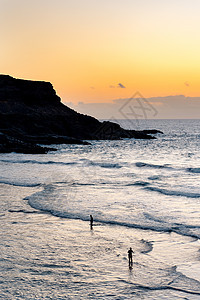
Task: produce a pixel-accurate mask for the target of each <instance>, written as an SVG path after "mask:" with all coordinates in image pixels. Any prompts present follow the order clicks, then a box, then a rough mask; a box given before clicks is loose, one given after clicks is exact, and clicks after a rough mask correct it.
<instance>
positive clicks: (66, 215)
mask: <svg viewBox="0 0 200 300" xmlns="http://www.w3.org/2000/svg"><path fill="white" fill-rule="evenodd" d="M36 194H38V193H35V194H33V195H36ZM33 195H32V196H33ZM37 199H38V197H37ZM24 200H27V201H28V204H29V205H30V206H31V207H32V208H35V209H39V210H41V211H43V212H46V213H50V214H51V215H53V216H56V217H59V218H66V219H75V220H82V221H89V217H88V216H83V215H81V214H77V213H69V212H61V211H57V210H53V209H50V208H44V207H41V205H40V204H38V203H35V202H34V201H32V199H31V197H26V198H25V199H24ZM95 222H96V223H100V224H107V225H116V226H124V227H128V228H135V229H141V230H151V231H156V232H166V233H171V232H175V233H177V234H180V235H182V236H189V237H192V238H195V239H199V238H200V236H199V235H197V234H192V233H189V232H185V230H184V229H186V230H187V226H185V225H181V226H178V225H174V226H173V225H172V226H170V227H163V226H160V227H159V226H153V225H152V226H148V225H147V226H146V225H140V224H133V223H132V224H131V223H126V222H121V221H112V220H102V219H98V218H97V219H95ZM188 229H189V227H188Z"/></svg>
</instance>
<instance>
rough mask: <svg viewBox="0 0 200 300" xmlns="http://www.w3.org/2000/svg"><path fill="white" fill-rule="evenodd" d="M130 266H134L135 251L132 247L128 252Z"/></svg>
mask: <svg viewBox="0 0 200 300" xmlns="http://www.w3.org/2000/svg"><path fill="white" fill-rule="evenodd" d="M128 264H129V267H132V265H133V250H132V248H131V247H130V249H129V250H128Z"/></svg>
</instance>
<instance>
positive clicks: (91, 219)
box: [90, 215, 93, 229]
mask: <svg viewBox="0 0 200 300" xmlns="http://www.w3.org/2000/svg"><path fill="white" fill-rule="evenodd" d="M90 229H93V216H92V215H90Z"/></svg>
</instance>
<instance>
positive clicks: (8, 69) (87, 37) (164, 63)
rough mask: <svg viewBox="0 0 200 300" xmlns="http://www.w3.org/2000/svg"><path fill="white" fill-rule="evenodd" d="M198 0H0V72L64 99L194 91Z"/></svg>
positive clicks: (199, 77)
mask: <svg viewBox="0 0 200 300" xmlns="http://www.w3.org/2000/svg"><path fill="white" fill-rule="evenodd" d="M199 16H200V1H199V0H192V1H191V0H168V1H166V0H115V1H114V0H101V1H97V0H0V41H1V46H0V73H1V74H9V75H11V76H14V77H17V78H24V79H32V80H44V81H50V82H51V83H52V84H53V86H54V88H55V89H56V91H57V93H58V95H59V96H61V98H62V100H63V102H73V103H78V102H81V101H83V102H85V103H95V102H109V101H112V100H113V99H117V98H128V97H131V95H132V94H134V93H135V92H136V91H139V92H140V93H141V94H142V95H144V96H145V97H164V96H170V95H185V96H190V97H198V96H200V91H199V87H200V54H199V53H200V34H199V32H200V17H199Z"/></svg>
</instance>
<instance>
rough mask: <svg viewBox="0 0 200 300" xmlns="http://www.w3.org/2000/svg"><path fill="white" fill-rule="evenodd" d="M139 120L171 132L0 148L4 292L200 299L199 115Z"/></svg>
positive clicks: (42, 296)
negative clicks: (45, 148) (49, 149)
mask: <svg viewBox="0 0 200 300" xmlns="http://www.w3.org/2000/svg"><path fill="white" fill-rule="evenodd" d="M125 125H126V126H127V127H129V128H131V125H130V123H129V122H127V123H126V124H125ZM136 125H137V126H141V128H142V129H145V127H146V128H156V129H160V130H163V131H164V132H165V134H164V135H158V138H157V140H146V141H142V140H137V141H136V140H124V141H98V142H95V141H94V142H92V146H77V145H71V146H70V145H60V146H59V149H60V150H59V151H58V152H53V153H49V154H47V155H23V154H14V153H12V154H1V155H0V167H1V171H0V172H1V173H0V175H1V176H0V194H1V204H0V205H1V214H0V221H1V228H2V232H1V235H2V236H1V241H0V243H1V249H2V250H1V260H0V268H1V277H0V284H1V292H0V297H1V298H2V299H132V298H134V299H199V298H200V272H199V270H200V268H199V267H200V251H199V249H200V243H199V237H200V223H199V217H200V188H199V176H200V160H199V155H200V151H199V146H200V135H199V133H198V130H199V125H200V121H198V120H193V121H191V120H186V121H181V120H176V121H175V120H171V121H170V120H168V121H166V120H163V121H162V120H155V121H153V120H148V121H144V120H143V121H141V124H138V123H135V124H134V123H133V124H132V128H135V126H136ZM90 214H92V215H93V217H94V227H93V230H92V231H91V230H90V226H89V215H90ZM130 246H131V247H132V248H133V251H134V264H133V268H132V269H129V268H128V261H127V251H128V248H129V247H130Z"/></svg>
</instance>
